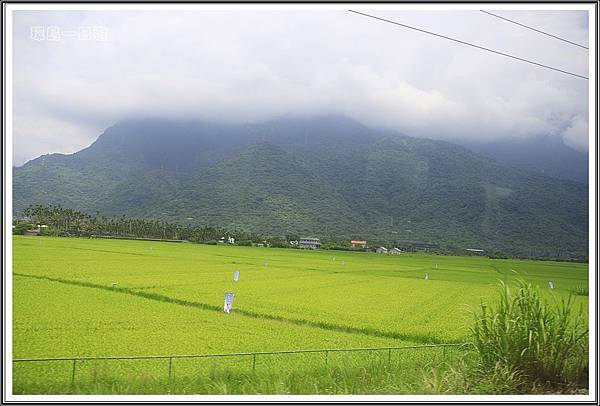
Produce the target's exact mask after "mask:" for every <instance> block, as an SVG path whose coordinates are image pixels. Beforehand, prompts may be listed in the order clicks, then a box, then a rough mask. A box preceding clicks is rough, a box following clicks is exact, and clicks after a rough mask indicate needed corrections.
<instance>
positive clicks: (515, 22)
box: [479, 10, 589, 49]
mask: <svg viewBox="0 0 600 406" xmlns="http://www.w3.org/2000/svg"><path fill="white" fill-rule="evenodd" d="M479 11H481V12H482V13H486V14H489V15H491V16H494V17H496V18H499V19H501V20H506V21H508V22H511V23H513V24H517V25H520V26H521V27H525V28H528V29H530V30H533V31H536V32H539V33H540V34H544V35H547V36H549V37H552V38H556V39H558V40H560V41H564V42H568V43H569V44H571V45H575V46H578V47H580V48H583V49H589V48H588V47H586V46H584V45H581V44H577V43H575V42H572V41H569V40H568V39H564V38H561V37H558V36H556V35H552V34H550V33H548V32H545V31H542V30H538V29H537V28H533V27H530V26H528V25H525V24H522V23H519V22H517V21H514V20H511V19H508V18H506V17H502V16H499V15H497V14H494V13H490V12H489V11H485V10H479Z"/></svg>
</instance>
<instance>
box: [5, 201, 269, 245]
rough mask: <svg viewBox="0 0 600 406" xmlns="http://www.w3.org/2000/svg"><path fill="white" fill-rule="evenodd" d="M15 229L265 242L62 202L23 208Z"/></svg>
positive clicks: (239, 232)
mask: <svg viewBox="0 0 600 406" xmlns="http://www.w3.org/2000/svg"><path fill="white" fill-rule="evenodd" d="M13 226H14V227H13V232H14V233H15V234H24V233H25V231H26V230H32V229H34V230H40V232H41V234H45V235H53V236H79V237H86V236H107V237H108V236H114V237H122V238H151V239H163V240H187V241H192V242H215V243H216V241H218V240H220V239H221V238H222V237H224V238H225V240H226V239H227V238H228V237H233V238H235V240H236V241H237V242H239V243H242V244H244V243H251V242H262V241H264V238H263V237H262V236H260V235H258V234H256V233H252V232H248V231H245V230H238V229H233V230H231V229H225V228H222V227H216V226H198V225H190V224H186V225H183V224H178V223H174V222H168V221H164V220H155V219H141V218H130V217H126V216H125V215H123V216H121V217H106V216H100V215H96V216H93V215H91V214H88V213H84V212H80V211H77V210H73V209H70V208H65V207H61V206H53V205H50V206H44V205H34V206H29V207H27V208H26V209H24V210H23V212H22V216H21V218H18V219H15V220H14V221H13Z"/></svg>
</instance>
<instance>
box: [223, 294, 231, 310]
mask: <svg viewBox="0 0 600 406" xmlns="http://www.w3.org/2000/svg"><path fill="white" fill-rule="evenodd" d="M232 308H233V293H232V292H225V304H224V305H223V311H224V312H225V313H231V309H232Z"/></svg>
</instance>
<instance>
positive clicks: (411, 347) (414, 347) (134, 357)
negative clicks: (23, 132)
mask: <svg viewBox="0 0 600 406" xmlns="http://www.w3.org/2000/svg"><path fill="white" fill-rule="evenodd" d="M470 344H471V343H453V344H426V345H405V346H398V347H372V348H370V347H359V348H320V349H307V350H283V351H256V352H235V353H226V354H180V355H177V354H171V355H132V356H120V357H72V358H65V357H63V358H17V359H13V360H12V361H13V362H51V361H73V362H75V361H100V360H137V359H169V360H171V359H176V358H217V357H242V356H252V357H253V358H254V357H256V356H257V355H281V354H303V353H325V354H327V353H329V352H358V351H388V352H391V351H392V350H394V351H396V350H417V349H431V348H445V347H462V346H466V345H470Z"/></svg>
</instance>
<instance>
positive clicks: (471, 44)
mask: <svg viewBox="0 0 600 406" xmlns="http://www.w3.org/2000/svg"><path fill="white" fill-rule="evenodd" d="M348 11H350V12H351V13H355V14H360V15H362V16H365V17H370V18H374V19H376V20H381V21H385V22H386V23H390V24H395V25H399V26H401V27H404V28H409V29H411V30H415V31H420V32H424V33H425V34H429V35H434V36H436V37H440V38H444V39H447V40H450V41H454V42H458V43H460V44H464V45H468V46H471V47H473V48H478V49H482V50H484V51H487V52H492V53H494V54H498V55H502V56H506V57H508V58H512V59H516V60H518V61H522V62H527V63H530V64H532V65H537V66H541V67H542V68H546V69H552V70H554V71H557V72H561V73H565V74H567V75H571V76H575V77H578V78H582V79H586V80H589V78H588V77H586V76H582V75H578V74H576V73H573V72H569V71H566V70H562V69H558V68H553V67H552V66H548V65H544V64H542V63H538V62H534V61H531V60H529V59H524V58H520V57H518V56H514V55H510V54H505V53H504V52H500V51H495V50H493V49H490V48H486V47H482V46H480V45H475V44H473V43H470V42H466V41H461V40H459V39H456V38H451V37H447V36H445V35H441V34H436V33H435V32H431V31H426V30H423V29H420V28H416V27H412V26H410V25H406V24H401V23H398V22H396V21H391V20H386V19H385V18H381V17H376V16H373V15H370V14H365V13H361V12H358V11H354V10H348Z"/></svg>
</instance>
